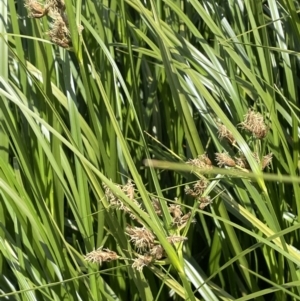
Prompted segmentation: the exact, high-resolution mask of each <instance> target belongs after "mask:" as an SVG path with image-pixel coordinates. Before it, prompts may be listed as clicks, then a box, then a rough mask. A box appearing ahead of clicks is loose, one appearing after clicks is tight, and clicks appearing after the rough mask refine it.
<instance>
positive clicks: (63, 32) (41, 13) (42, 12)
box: [25, 0, 82, 48]
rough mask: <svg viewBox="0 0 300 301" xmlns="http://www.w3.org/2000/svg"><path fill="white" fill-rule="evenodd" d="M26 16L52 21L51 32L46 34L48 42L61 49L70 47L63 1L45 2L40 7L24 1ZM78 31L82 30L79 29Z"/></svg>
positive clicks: (30, 0) (37, 3) (29, 0)
mask: <svg viewBox="0 0 300 301" xmlns="http://www.w3.org/2000/svg"><path fill="white" fill-rule="evenodd" d="M25 7H26V8H27V10H28V16H29V17H31V18H35V19H40V18H43V17H45V16H49V17H50V18H51V19H52V25H51V30H50V31H49V32H48V33H47V34H48V35H49V37H50V40H51V41H52V42H53V43H55V44H57V45H58V46H61V47H63V48H69V47H71V38H70V32H69V23H68V19H67V15H66V13H65V10H66V6H65V1H64V0H46V2H45V4H44V5H42V4H40V3H39V2H38V1H36V0H25ZM79 30H80V31H81V30H82V29H79Z"/></svg>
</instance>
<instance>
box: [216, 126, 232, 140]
mask: <svg viewBox="0 0 300 301" xmlns="http://www.w3.org/2000/svg"><path fill="white" fill-rule="evenodd" d="M217 125H218V134H219V139H222V138H225V139H227V140H228V141H229V142H230V143H231V144H234V143H235V139H234V138H233V135H232V133H231V132H230V131H229V130H228V129H227V127H226V126H225V125H224V124H221V123H218V124H217Z"/></svg>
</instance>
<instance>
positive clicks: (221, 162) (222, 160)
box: [216, 153, 235, 167]
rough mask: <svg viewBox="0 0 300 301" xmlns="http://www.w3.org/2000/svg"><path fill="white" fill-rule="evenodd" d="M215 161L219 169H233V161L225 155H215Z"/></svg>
mask: <svg viewBox="0 0 300 301" xmlns="http://www.w3.org/2000/svg"><path fill="white" fill-rule="evenodd" d="M216 161H217V164H218V166H219V167H222V166H229V167H234V166H235V162H234V160H233V159H232V158H231V157H230V156H229V155H228V154H227V153H216Z"/></svg>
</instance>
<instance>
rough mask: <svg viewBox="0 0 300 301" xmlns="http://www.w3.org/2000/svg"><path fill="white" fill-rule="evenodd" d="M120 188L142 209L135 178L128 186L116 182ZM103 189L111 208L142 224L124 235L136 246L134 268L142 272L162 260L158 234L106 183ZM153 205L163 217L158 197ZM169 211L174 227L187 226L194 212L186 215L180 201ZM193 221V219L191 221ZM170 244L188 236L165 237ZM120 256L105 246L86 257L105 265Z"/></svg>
mask: <svg viewBox="0 0 300 301" xmlns="http://www.w3.org/2000/svg"><path fill="white" fill-rule="evenodd" d="M116 186H117V187H119V188H120V189H121V190H122V191H123V192H124V193H125V194H126V196H127V197H128V198H129V199H130V200H131V201H132V202H133V203H135V204H136V205H137V206H138V207H139V208H142V206H141V204H140V203H139V202H138V201H137V200H136V199H135V195H134V191H135V190H134V184H133V183H132V181H130V180H129V181H128V182H127V184H125V185H116ZM103 188H104V191H105V196H106V198H107V200H108V202H109V204H110V206H111V207H112V208H115V209H118V210H122V211H123V212H125V213H126V214H128V216H129V218H130V219H132V220H134V221H136V222H137V223H139V226H129V225H128V226H127V227H126V230H125V234H126V235H127V236H128V237H129V241H130V242H131V244H132V245H133V246H134V248H135V250H136V252H137V255H136V258H134V259H133V264H132V267H133V268H135V269H137V270H139V271H141V270H142V269H143V267H145V266H148V265H149V264H151V263H154V262H155V261H156V260H160V259H162V258H164V257H166V253H165V250H164V249H163V247H162V245H161V244H160V243H159V241H158V239H157V237H156V236H155V234H154V233H153V232H152V231H151V230H149V229H148V228H146V227H145V226H144V225H143V223H142V221H141V220H140V219H139V218H138V217H137V216H136V215H135V214H134V212H132V210H131V209H130V208H129V207H128V206H127V205H126V204H124V202H123V201H122V200H121V199H120V198H119V197H118V196H116V195H115V194H114V193H113V191H112V190H111V189H110V188H109V187H108V186H107V185H106V184H104V183H103ZM151 201H152V205H153V208H154V210H155V212H156V214H157V215H158V216H162V208H161V205H160V202H159V200H158V199H157V198H152V200H151ZM168 210H169V212H170V214H171V216H172V226H173V227H176V228H178V229H181V228H182V227H184V226H185V225H186V224H187V223H188V221H189V220H190V219H192V217H191V213H187V214H184V213H183V212H182V210H181V206H180V205H178V204H170V205H169V206H168ZM192 221H193V220H192ZM166 238H167V240H168V242H169V243H170V244H173V245H175V244H177V243H179V242H183V241H185V240H187V238H186V237H183V236H179V235H174V234H173V235H170V236H168V237H166ZM120 258H121V257H120V256H118V255H117V253H115V252H113V251H111V250H109V249H103V248H102V247H101V248H99V249H97V250H94V251H92V252H90V253H88V254H87V255H86V256H85V259H86V260H87V261H90V262H94V263H95V262H97V263H99V264H102V262H105V261H111V260H117V259H120Z"/></svg>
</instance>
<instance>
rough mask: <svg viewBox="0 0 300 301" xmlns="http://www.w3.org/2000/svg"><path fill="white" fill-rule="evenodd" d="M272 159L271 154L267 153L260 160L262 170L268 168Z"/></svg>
mask: <svg viewBox="0 0 300 301" xmlns="http://www.w3.org/2000/svg"><path fill="white" fill-rule="evenodd" d="M272 159H273V154H272V153H269V154H267V155H266V156H264V157H263V160H262V163H261V167H262V170H264V169H265V168H266V167H268V166H269V165H270V164H271V162H272Z"/></svg>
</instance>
